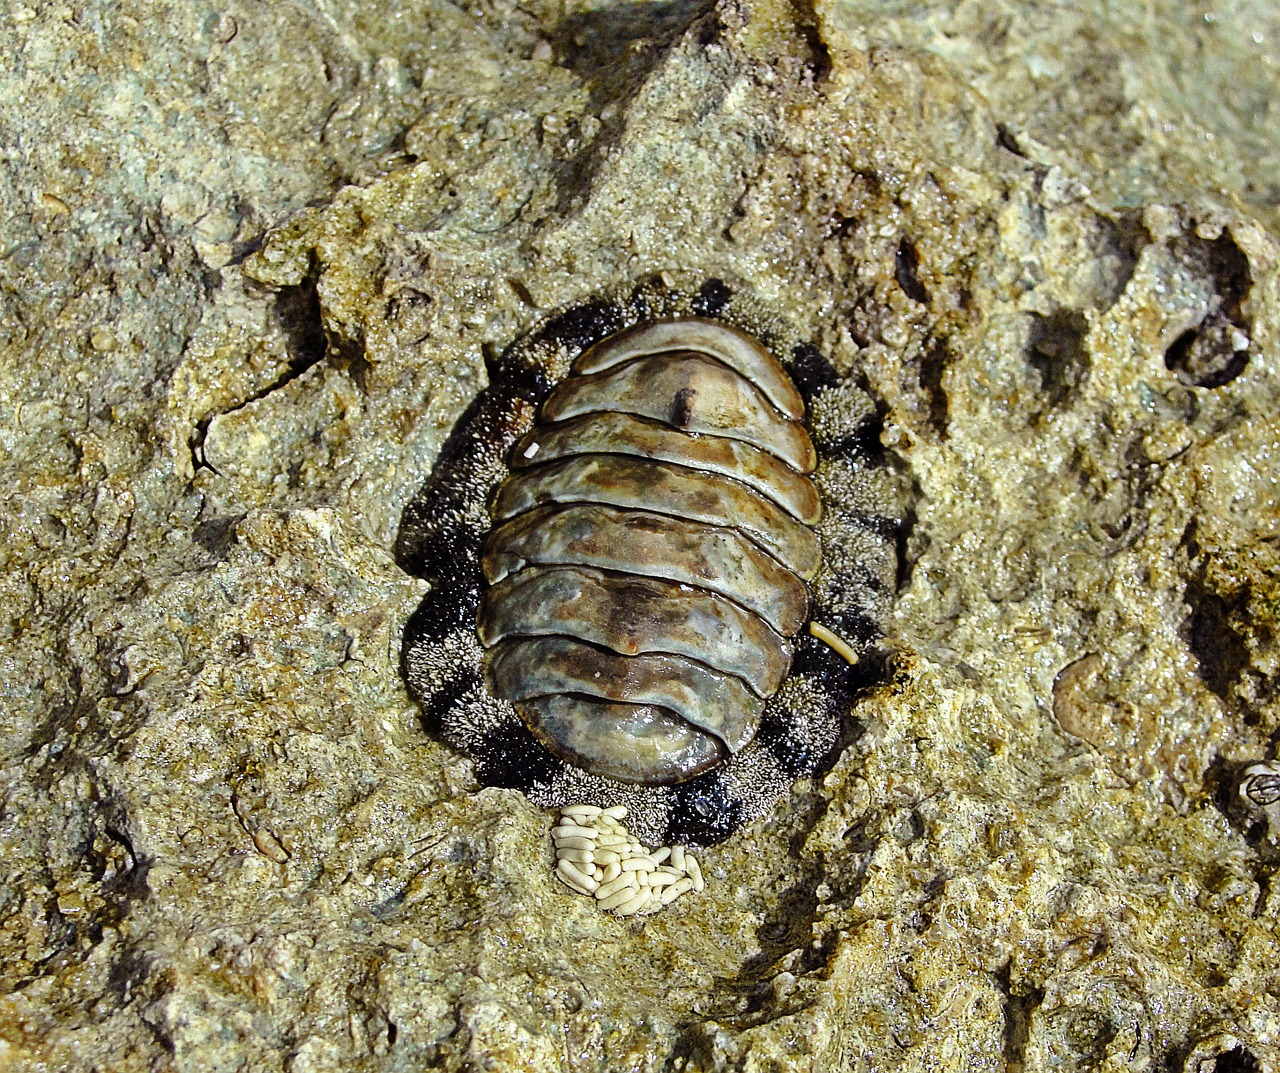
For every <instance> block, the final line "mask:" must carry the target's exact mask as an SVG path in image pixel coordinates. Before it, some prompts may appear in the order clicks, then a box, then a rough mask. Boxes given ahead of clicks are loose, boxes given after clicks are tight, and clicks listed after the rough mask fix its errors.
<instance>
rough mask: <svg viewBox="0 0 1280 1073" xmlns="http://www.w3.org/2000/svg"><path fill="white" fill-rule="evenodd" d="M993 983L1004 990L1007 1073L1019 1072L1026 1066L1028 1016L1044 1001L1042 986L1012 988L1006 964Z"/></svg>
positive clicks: (1028, 1030) (1011, 977)
mask: <svg viewBox="0 0 1280 1073" xmlns="http://www.w3.org/2000/svg"><path fill="white" fill-rule="evenodd" d="M996 984H997V986H998V987H999V988H1000V990H1001V991H1002V992H1003V993H1004V1061H1005V1069H1006V1070H1007V1071H1008V1073H1022V1071H1023V1070H1024V1069H1026V1066H1027V1044H1028V1042H1029V1041H1030V1039H1031V1016H1032V1014H1034V1013H1035V1011H1036V1010H1037V1009H1038V1008H1039V1006H1040V1003H1041V1002H1043V1001H1044V990H1043V989H1042V988H1038V987H1033V988H1031V989H1030V990H1029V991H1027V992H1026V993H1025V994H1024V993H1021V992H1018V991H1015V990H1014V987H1013V970H1012V968H1011V967H1010V966H1009V965H1008V964H1006V965H1005V966H1004V967H1003V968H1002V969H1001V970H1000V971H999V972H997V973H996Z"/></svg>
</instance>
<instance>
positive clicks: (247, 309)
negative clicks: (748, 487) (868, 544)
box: [0, 0, 1280, 1073]
mask: <svg viewBox="0 0 1280 1073" xmlns="http://www.w3.org/2000/svg"><path fill="white" fill-rule="evenodd" d="M979 8H981V9H982V10H987V11H992V12H994V11H996V10H997V9H994V8H990V7H989V6H987V5H960V6H959V7H957V8H955V9H954V11H953V12H952V13H951V14H950V15H948V16H946V17H945V18H944V17H943V16H941V15H936V14H928V13H923V14H922V13H919V12H916V11H915V10H914V9H912V8H911V7H910V6H909V5H885V6H880V5H876V6H872V5H869V4H862V5H859V4H851V3H843V4H837V3H818V4H816V5H815V6H814V7H813V8H810V7H808V6H807V5H796V6H794V7H793V6H792V5H790V4H781V3H779V4H772V3H764V2H761V3H750V4H747V3H731V2H725V3H722V4H720V5H719V6H710V5H697V4H684V3H673V4H660V5H659V4H654V5H649V4H642V3H640V4H630V5H621V6H619V5H608V6H600V7H594V6H591V5H587V4H581V5H580V4H554V3H546V4H542V3H534V4H523V5H520V6H519V7H517V6H516V5H514V4H506V3H503V2H501V0H496V2H494V3H488V4H476V5H470V6H467V7H455V6H452V5H447V4H443V3H441V4H435V3H429V2H423V3H418V4H410V5H399V6H398V7H397V8H396V10H395V11H394V12H391V13H388V11H387V9H386V8H385V7H376V8H375V7H368V8H365V7H362V6H360V5H356V6H354V7H351V8H348V9H346V10H345V11H344V12H342V13H334V12H332V11H329V10H328V9H318V8H311V7H308V6H306V5H300V6H289V7H264V6H253V5H244V4H239V3H233V4H231V5H230V6H227V5H223V6H221V7H219V8H218V9H217V10H214V9H212V8H206V7H201V6H200V5H199V4H198V3H190V4H185V5H184V4H172V5H163V4H161V5H155V6H152V7H148V8H145V9H143V8H138V9H129V8H115V9H112V10H111V11H107V10H105V9H103V10H97V9H88V8H74V7H64V8H58V7H48V8H43V7H42V8H39V9H37V8H35V7H27V6H24V5H18V6H16V7H14V8H12V9H10V11H9V14H8V17H7V21H6V22H5V23H4V24H3V25H0V47H3V49H4V51H5V53H6V54H7V55H11V56H13V57H16V58H17V59H16V62H14V63H13V64H12V65H10V66H9V68H8V69H7V70H6V71H5V72H3V73H0V93H2V94H3V97H2V98H0V99H3V101H4V110H5V116H6V125H7V129H8V130H9V132H10V133H9V134H7V135H6V150H5V162H6V167H5V169H4V172H3V176H2V185H0V204H3V207H4V212H3V213H2V214H0V219H2V221H3V222H0V234H2V235H3V243H2V248H0V281H2V282H3V291H2V293H0V347H2V348H3V361H0V403H2V405H0V466H2V467H3V472H4V476H5V479H6V495H5V499H4V526H5V534H6V535H5V540H4V542H3V573H2V574H0V612H2V614H0V623H2V625H0V629H2V630H3V636H4V641H3V646H2V647H0V654H2V656H3V659H4V663H5V675H4V690H5V697H4V704H3V706H2V707H0V746H2V749H3V779H4V798H3V807H2V808H0V845H2V846H3V854H4V856H3V859H4V863H5V869H4V876H3V880H2V881H0V991H2V992H3V994H0V1056H3V1059H4V1063H7V1065H8V1066H9V1067H10V1068H16V1069H33V1070H34V1069H56V1070H68V1071H81V1070H84V1071H88V1070H93V1069H110V1070H113V1071H114V1070H120V1071H129V1070H155V1069H176V1070H208V1069H242V1070H255V1071H256V1070H264V1071H265V1070H287V1071H290V1073H304V1071H310V1070H315V1071H320V1070H370V1071H374V1070H378V1071H382V1070H388V1071H389V1070H399V1069H404V1070H410V1069H422V1068H442V1069H456V1070H464V1069H480V1068H486V1069H501V1070H545V1069H565V1070H586V1069H598V1070H616V1069H641V1070H665V1069H671V1070H719V1069H743V1070H747V1069H775V1068H776V1069H793V1068H794V1069H812V1070H830V1069H867V1070H872V1069H884V1070H888V1069H926V1068H928V1069H951V1068H957V1069H958V1068H966V1069H987V1068H989V1069H1013V1070H1018V1069H1027V1070H1031V1069H1037V1070H1039V1069H1050V1068H1054V1069H1085V1068H1105V1069H1119V1068H1134V1069H1144V1068H1145V1069H1152V1070H1158V1069H1159V1070H1164V1069H1169V1070H1194V1071H1196V1073H1202V1071H1203V1073H1207V1071H1211V1070H1217V1071H1220V1073H1225V1071H1234V1070H1252V1069H1266V1068H1270V1067H1272V1066H1274V1065H1277V1064H1280V1000H1277V998H1276V994H1277V989H1278V987H1280V980H1278V979H1277V976H1278V975H1280V973H1278V972H1277V954H1276V949H1277V946H1276V942H1277V934H1276V916H1277V911H1278V907H1280V902H1278V901H1277V899H1278V898H1280V890H1278V889H1277V887H1276V881H1275V878H1274V869H1275V865H1276V862H1277V860H1280V841H1278V839H1280V831H1277V829H1276V827H1275V826H1273V822H1272V812H1273V811H1274V802H1273V801H1271V800H1270V799H1269V797H1268V793H1267V785H1269V784H1265V785H1264V784H1262V783H1257V782H1256V781H1255V782H1249V783H1248V785H1247V787H1246V790H1248V788H1252V789H1253V790H1254V791H1256V792H1255V793H1253V794H1252V795H1251V794H1250V793H1249V792H1244V793H1242V792H1241V781H1242V779H1244V778H1246V777H1247V778H1248V779H1252V780H1256V779H1257V777H1258V771H1259V769H1258V768H1257V765H1259V764H1262V763H1265V762H1267V761H1271V760H1274V758H1275V756H1274V749H1275V741H1276V739H1277V735H1280V703H1278V701H1277V690H1276V675H1277V661H1278V659H1280V648H1278V642H1277V627H1276V623H1277V618H1278V617H1280V561H1278V559H1277V550H1276V540H1277V535H1278V534H1280V495H1278V493H1277V485H1276V477H1275V473H1276V471H1277V455H1278V454H1280V421H1278V419H1277V417H1276V414H1277V397H1278V395H1280V368H1278V363H1280V344H1278V340H1277V325H1278V323H1280V320H1278V314H1280V305H1278V299H1280V295H1278V294H1277V273H1276V264H1277V243H1276V237H1275V228H1276V226H1277V217H1276V203H1277V198H1276V196H1275V191H1274V189H1273V188H1272V187H1271V186H1268V183H1269V182H1271V181H1272V180H1271V179H1269V178H1268V176H1272V177H1273V176H1274V173H1275V167H1274V164H1275V154H1276V152H1277V149H1276V143H1275V141H1274V135H1273V134H1272V135H1268V134H1267V133H1266V132H1267V130H1268V129H1273V128H1268V127H1267V125H1266V117H1267V116H1269V115H1271V110H1272V109H1274V107H1275V106H1274V104H1273V103H1272V102H1273V101H1274V100H1275V99H1276V93H1275V89H1276V86H1275V81H1276V76H1275V72H1274V69H1272V68H1270V67H1268V66H1267V65H1266V63H1264V62H1260V61H1259V59H1258V57H1259V52H1258V50H1259V49H1260V48H1261V47H1262V45H1261V44H1259V39H1261V41H1262V42H1264V43H1265V42H1266V41H1268V40H1270V41H1272V42H1274V35H1275V32H1276V27H1275V24H1274V23H1275V15H1274V13H1268V11H1267V10H1266V9H1265V7H1264V5H1261V4H1259V5H1255V6H1252V7H1250V6H1248V5H1244V4H1241V5H1237V6H1236V7H1233V8H1232V9H1231V10H1230V11H1223V12H1220V13H1217V14H1215V20H1216V21H1215V20H1209V19H1207V18H1201V17H1200V15H1199V14H1197V13H1196V12H1192V11H1188V10H1186V9H1184V8H1182V7H1174V6H1169V7H1167V8H1160V7H1157V8H1152V7H1151V6H1150V5H1145V6H1143V7H1142V10H1141V12H1139V11H1137V10H1136V6H1135V9H1134V10H1129V9H1127V8H1123V9H1115V8H1107V9H1106V12H1103V11H1102V10H1098V11H1093V10H1092V9H1082V13H1081V14H1078V15H1073V16H1072V17H1071V18H1070V19H1066V18H1064V17H1060V16H1061V13H1060V12H1059V11H1058V9H1056V8H1054V9H1050V8H1047V7H1040V6H1027V5H1018V7H1017V9H1016V12H1015V11H1013V10H1012V9H1010V11H1009V13H1007V14H1005V15H1002V16H1001V17H1000V18H999V19H997V20H996V22H995V23H992V22H991V20H990V19H984V18H983V17H980V14H979ZM1157 38H1158V40H1159V41H1160V43H1161V50H1162V51H1161V55H1160V56H1159V57H1158V56H1157V55H1155V54H1154V50H1153V49H1152V48H1151V47H1150V42H1151V41H1152V40H1155V39H1157ZM1193 57H1194V58H1193ZM1162 60H1163V62H1162ZM55 74H56V77H54V76H55ZM1228 91H1229V92H1228ZM1208 135H1212V137H1211V138H1210V137H1208ZM1121 164H1123V165H1124V166H1123V167H1121V166H1120V165H1121ZM664 272H665V273H667V274H668V275H669V277H670V278H671V279H673V280H674V281H675V282H676V283H677V284H678V285H680V286H681V287H682V288H686V289H691V290H696V289H697V288H698V287H702V286H706V287H707V288H708V290H707V295H708V301H709V302H714V298H715V295H716V294H717V293H719V291H718V288H721V287H724V288H730V289H735V290H737V291H746V292H750V293H751V294H752V295H753V296H754V298H755V299H756V300H757V301H758V302H759V303H760V306H761V308H762V309H767V310H773V311H774V313H775V315H776V317H777V323H778V326H779V327H778V330H779V332H782V333H791V332H794V333H795V334H796V336H797V337H802V338H806V339H810V340H812V341H813V342H814V343H815V344H816V346H817V347H818V349H819V350H820V351H821V353H822V355H823V356H824V357H825V358H826V360H828V361H829V362H830V363H831V366H832V368H833V369H834V370H835V372H836V373H837V374H838V375H842V376H852V377H857V378H859V382H860V383H862V384H863V386H864V387H865V388H866V390H867V391H868V392H869V393H870V394H871V396H873V397H874V398H875V399H876V400H878V404H879V406H880V407H881V409H882V415H883V422H882V428H881V431H880V434H879V442H878V444H875V445H873V446H874V447H875V449H877V450H879V451H882V452H883V455H884V464H885V465H886V466H890V467H893V468H894V470H895V471H896V472H897V473H898V474H899V476H900V477H901V480H902V483H903V485H904V487H905V488H908V489H909V490H910V492H909V499H910V511H909V522H908V525H907V527H906V530H905V532H904V533H903V536H902V542H901V544H902V556H903V559H902V569H901V571H900V577H899V592H898V594H897V598H896V600H895V604H894V611H893V613H892V615H891V617H890V618H889V620H888V621H887V622H886V623H885V624H884V628H885V634H886V636H885V639H884V646H885V649H886V652H887V653H888V659H887V673H886V674H885V675H884V676H883V677H884V678H885V679H887V680H886V681H885V682H884V683H883V684H882V685H880V686H878V687H875V688H870V689H868V690H867V691H866V695H865V696H864V697H863V699H862V700H861V701H860V702H859V704H858V706H857V708H856V711H855V716H856V720H857V724H858V727H859V728H860V731H861V732H860V733H859V734H858V735H857V736H856V739H855V740H854V741H852V743H851V744H850V745H849V747H848V748H847V749H846V750H845V752H844V753H843V754H842V755H841V757H840V758H839V760H838V761H837V763H836V765H835V767H834V768H833V769H832V770H831V771H830V772H829V773H828V774H827V775H826V776H825V777H824V778H822V779H821V780H817V781H816V782H809V781H806V782H801V783H799V784H797V786H796V787H795V789H794V790H793V792H792V793H791V795H790V796H789V797H788V798H786V799H784V800H783V802H782V803H781V804H780V805H779V807H778V808H777V809H776V810H775V811H774V813H773V814H772V815H771V816H770V817H769V818H768V819H767V820H766V821H764V822H763V823H760V824H758V825H756V826H755V827H753V828H751V829H749V830H748V831H746V832H744V833H742V834H739V835H737V836H735V837H734V838H732V839H731V840H730V841H728V842H726V843H725V844H723V845H721V846H717V847H714V848H711V849H709V850H707V851H705V852H704V853H701V854H700V855H699V860H700V862H701V866H702V871H703V873H704V875H705V879H706V886H705V890H704V891H703V892H701V893H700V894H692V893H690V894H686V895H685V896H683V897H681V898H680V899H679V900H678V901H677V902H675V903H674V904H673V905H672V906H671V907H669V908H668V909H666V910H664V911H662V912H660V913H656V914H654V915H652V916H648V917H643V918H639V919H635V918H631V919H615V918H613V917H611V916H609V915H607V914H603V913H600V912H598V911H597V910H596V908H595V906H594V905H593V904H592V903H591V901H590V899H587V898H583V897H580V896H578V895H575V894H573V893H571V892H569V891H568V890H567V889H566V888H565V887H564V886H563V885H562V884H560V883H559V882H558V881H557V880H556V879H555V878H554V876H553V872H552V865H553V863H554V857H553V853H552V848H551V842H550V836H549V831H550V826H551V822H552V817H551V816H550V815H549V814H547V813H544V812H543V811H541V810H539V809H537V808H534V807H533V806H531V805H530V804H529V803H528V802H527V801H525V800H524V799H523V798H522V797H521V796H519V795H518V794H515V793H512V792H510V791H502V790H493V789H487V790H480V789H478V787H477V786H476V784H475V782H474V780H473V778H472V772H471V768H470V765H469V763H468V762H467V761H466V760H465V759H464V758H463V757H461V756H460V755H458V754H456V753H454V752H452V751H451V750H450V749H448V748H447V747H445V746H444V745H442V744H440V743H439V742H437V741H433V740H432V739H431V738H430V737H428V736H427V735H426V734H424V733H423V730H422V726H421V722H420V718H419V713H418V712H417V710H416V709H415V707H414V706H413V704H412V703H411V701H410V700H409V697H408V695H407V694H406V692H405V689H404V686H403V683H402V681H401V679H400V675H399V667H398V660H399V645H400V630H401V628H402V626H403V624H404V622H405V620H406V619H407V617H408V616H409V614H410V613H411V612H412V610H413V608H414V606H415V605H416V604H417V602H418V600H419V599H420V598H421V595H422V590H423V585H422V583H421V582H419V581H417V580H416V579H414V578H411V577H409V576H408V575H406V574H405V573H404V572H403V571H401V570H400V569H399V567H398V566H397V565H396V562H395V560H394V558H393V556H392V548H393V546H394V542H395V537H396V531H397V526H398V523H399V518H400V513H401V511H402V510H403V508H404V505H405V503H406V502H408V500H409V498H410V497H411V496H412V494H413V492H414V490H415V489H416V488H417V487H418V486H419V484H420V483H421V482H422V481H423V479H424V478H425V477H426V475H427V474H428V473H429V471H430V468H431V465H432V462H433V460H434V458H435V455H436V453H437V451H438V450H439V447H440V445H441V443H442V442H443V440H444V438H445V436H446V435H447V434H448V430H449V428H450V427H451V426H452V424H453V423H454V421H456V420H457V418H458V417H459V416H460V415H461V414H462V412H463V411H464V410H465V409H466V407H467V405H468V404H469V402H470V401H471V399H472V398H474V396H475V394H476V392H477V391H478V390H479V389H480V388H481V387H482V386H483V383H484V355H485V354H486V352H489V351H498V350H501V349H502V348H503V347H505V346H507V345H508V344H509V343H510V342H511V341H512V340H514V339H516V338H518V337H519V336H520V335H521V334H523V333H525V332H527V331H528V330H530V328H531V327H533V326H534V325H535V324H537V323H539V322H540V321H542V320H543V319H545V318H546V317H548V316H550V315H552V314H553V313H554V312H555V311H556V310H558V309H561V308H566V307H569V306H575V305H578V304H580V303H582V302H583V301H585V300H588V299H590V298H591V296H593V295H598V294H602V293H605V292H609V291H614V290H617V289H618V288H622V287H630V286H637V285H642V284H644V285H649V282H648V281H652V279H653V278H654V277H658V276H660V274H661V273H664ZM572 329H573V325H572V324H566V325H564V330H565V333H566V339H568V338H569V337H570V336H571V335H572ZM824 419H826V420H838V415H836V416H834V417H833V416H831V415H828V416H827V417H826V418H824ZM851 539H852V538H851ZM825 553H826V552H824V554H825ZM832 553H835V554H838V553H839V549H838V548H837V549H832ZM1267 770H1269V769H1267ZM1246 772H1251V774H1249V775H1248V776H1246V775H1245V773H1246ZM1263 774H1265V771H1264V772H1263ZM1269 810H1270V811H1269Z"/></svg>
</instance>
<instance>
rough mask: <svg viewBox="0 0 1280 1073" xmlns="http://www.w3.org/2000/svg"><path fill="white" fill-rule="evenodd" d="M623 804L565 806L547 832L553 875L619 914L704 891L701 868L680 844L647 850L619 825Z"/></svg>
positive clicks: (642, 910)
mask: <svg viewBox="0 0 1280 1073" xmlns="http://www.w3.org/2000/svg"><path fill="white" fill-rule="evenodd" d="M626 815H627V809H626V806H624V805H614V806H613V807H612V808H597V807H596V806H595V805H566V806H565V807H564V808H562V809H561V810H560V822H559V824H558V825H557V826H556V827H554V828H553V829H552V831H551V836H552V838H554V839H555V843H556V875H557V876H559V877H560V880H561V881H562V882H563V883H564V884H565V885H566V886H568V887H570V888H571V889H573V890H576V891H577V892H578V893H579V894H586V895H588V896H589V897H592V898H595V900H596V905H598V906H599V907H600V908H601V909H606V910H609V911H611V912H613V913H616V914H617V915H618V916H620V917H629V916H635V915H636V914H638V913H655V912H657V911H658V910H659V909H661V908H662V907H663V906H664V905H670V904H671V903H672V902H674V901H675V900H676V899H677V898H679V897H680V895H682V894H684V893H685V892H686V891H690V890H692V891H701V890H702V869H701V868H700V867H698V861H697V858H695V857H694V855H693V854H692V853H690V852H688V851H687V850H686V849H685V848H684V847H683V846H663V847H662V848H661V849H655V850H652V851H651V850H648V849H646V848H645V847H644V846H642V845H640V843H639V842H636V841H635V840H634V839H632V837H631V834H630V832H628V831H627V829H626V827H624V826H623V825H622V821H623V820H624V819H625V818H626Z"/></svg>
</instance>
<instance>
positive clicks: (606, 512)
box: [481, 503, 809, 637]
mask: <svg viewBox="0 0 1280 1073" xmlns="http://www.w3.org/2000/svg"><path fill="white" fill-rule="evenodd" d="M535 563H536V564H542V565H553V564H577V565H581V566H594V567H597V568H599V569H601V570H614V571H618V572H623V573H632V574H639V575H642V576H646V577H661V578H667V579H668V580H670V581H678V582H683V583H684V584H686V585H695V586H698V587H699V588H704V589H710V590H711V591H712V592H717V593H719V594H720V595H721V596H727V597H728V598H729V599H731V600H735V601H737V602H738V603H739V604H741V605H742V606H743V607H745V608H747V609H748V610H749V611H754V612H755V613H756V614H758V615H760V616H761V617H762V618H763V619H764V620H765V621H766V622H768V623H769V625H770V626H772V627H773V628H774V629H775V630H777V632H778V633H780V634H782V635H783V636H784V637H793V636H795V634H797V633H798V632H799V631H800V629H801V627H803V626H804V624H805V621H806V619H807V618H808V617H809V592H808V590H807V589H806V588H805V587H804V583H803V582H802V581H801V580H800V579H799V578H798V577H796V575H795V574H793V573H792V572H791V571H790V570H787V569H785V568H784V567H782V566H780V565H779V564H778V562H777V560H776V559H774V558H773V556H771V555H768V554H766V553H765V552H764V551H762V550H761V549H760V548H759V547H758V546H757V545H756V544H755V543H754V542H752V541H751V540H749V539H748V538H747V537H746V536H744V535H743V534H742V533H740V532H738V530H736V529H723V528H718V527H716V526H712V525H701V524H698V523H696V522H685V521H681V520H680V519H678V518H672V517H670V516H668V515H664V514H653V513H650V512H648V511H639V510H618V509H616V508H613V507H606V506H601V505H599V504H594V503H582V504H574V505H571V506H567V507H559V508H556V507H544V508H542V509H540V510H536V511H528V512H526V513H525V514H521V515H519V516H518V517H516V518H512V519H511V520H510V521H509V522H506V523H505V524H504V525H502V526H499V527H498V528H497V529H494V530H493V531H492V532H490V534H489V538H488V540H487V541H486V542H485V547H484V552H483V554H482V557H481V566H482V568H483V570H484V575H485V580H487V581H488V582H489V584H490V585H492V584H495V583H496V582H498V581H501V580H502V579H503V578H504V577H506V576H507V575H508V574H514V573H515V572H516V571H518V570H522V569H524V567H526V566H528V565H531V564H535Z"/></svg>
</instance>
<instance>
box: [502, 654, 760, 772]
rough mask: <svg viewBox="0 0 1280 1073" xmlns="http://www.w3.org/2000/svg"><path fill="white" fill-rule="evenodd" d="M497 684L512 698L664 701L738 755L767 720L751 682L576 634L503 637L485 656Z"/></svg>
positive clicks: (691, 662)
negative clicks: (623, 651)
mask: <svg viewBox="0 0 1280 1073" xmlns="http://www.w3.org/2000/svg"><path fill="white" fill-rule="evenodd" d="M485 662H486V670H487V673H488V677H489V681H490V683H491V684H492V686H493V688H494V690H495V691H496V692H497V693H498V694H499V696H502V697H506V698H507V699H508V700H512V701H516V702H519V701H523V700H528V699H529V698H531V697H542V696H548V695H552V694H557V693H575V694H579V695H583V696H589V697H598V698H600V699H601V700H612V701H622V702H624V703H628V704H640V705H646V704H651V705H657V706H659V707H662V708H668V709H670V710H671V711H673V712H675V713H676V714H677V715H679V716H680V717H681V718H682V719H684V720H685V721H686V722H688V723H691V724H692V725H693V726H695V727H697V728H699V729H701V730H706V731H708V732H709V733H712V734H714V735H715V736H716V737H717V738H719V739H720V741H722V742H724V744H725V747H726V748H727V749H728V750H729V751H730V752H731V753H732V752H737V751H738V750H739V749H741V748H742V746H744V745H745V744H746V743H747V742H748V741H750V740H751V738H752V737H753V736H754V734H755V732H756V728H757V727H758V726H759V725H760V714H761V709H762V707H763V704H764V702H763V701H762V700H761V699H760V698H759V697H757V696H756V695H755V694H754V693H752V692H751V690H749V689H748V688H747V686H746V683H745V682H743V681H742V679H740V678H736V677H734V676H733V675H731V674H721V673H720V672H719V671H713V670H712V669H711V668H710V667H707V666H704V665H703V664H701V663H697V662H695V661H694V660H691V659H688V658H687V657H685V656H677V655H675V654H673V653H670V652H663V653H660V654H645V655H640V656H619V655H618V654H617V653H616V652H608V651H606V650H605V649H602V648H597V647H595V646H594V645H589V644H585V643H584V642H582V641H577V640H574V639H573V638H570V637H521V638H508V639H507V640H504V641H499V642H498V643H497V644H496V645H494V647H493V648H491V649H489V650H488V652H487V653H486V654H485Z"/></svg>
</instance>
